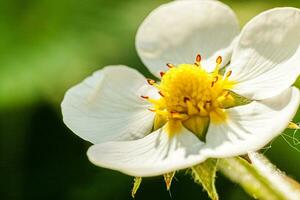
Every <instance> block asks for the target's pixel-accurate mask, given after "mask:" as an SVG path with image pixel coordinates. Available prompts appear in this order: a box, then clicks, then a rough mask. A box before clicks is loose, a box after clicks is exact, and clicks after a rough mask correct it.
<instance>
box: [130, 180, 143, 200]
mask: <svg viewBox="0 0 300 200" xmlns="http://www.w3.org/2000/svg"><path fill="white" fill-rule="evenodd" d="M141 183H142V177H135V178H134V183H133V187H132V190H131V196H132V198H134V197H135V194H136V192H137V191H138V189H139V187H140V185H141Z"/></svg>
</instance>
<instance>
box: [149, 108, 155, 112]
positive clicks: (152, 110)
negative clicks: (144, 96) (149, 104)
mask: <svg viewBox="0 0 300 200" xmlns="http://www.w3.org/2000/svg"><path fill="white" fill-rule="evenodd" d="M148 110H149V111H151V112H156V110H155V109H152V108H148Z"/></svg>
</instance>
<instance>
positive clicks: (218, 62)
mask: <svg viewBox="0 0 300 200" xmlns="http://www.w3.org/2000/svg"><path fill="white" fill-rule="evenodd" d="M222 60H223V59H222V56H219V57H218V58H217V60H216V63H217V64H218V65H220V64H221V63H222Z"/></svg>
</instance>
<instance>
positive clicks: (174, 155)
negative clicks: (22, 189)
mask: <svg viewBox="0 0 300 200" xmlns="http://www.w3.org/2000/svg"><path fill="white" fill-rule="evenodd" d="M164 129H165V128H164V127H163V128H162V129H159V130H157V131H155V132H153V133H151V134H149V135H148V136H146V137H145V138H142V139H139V140H135V141H128V142H107V143H102V144H97V145H94V146H92V147H90V149H89V150H88V152H87V154H88V157H89V160H90V161H91V162H92V163H94V164H95V165H98V166H100V167H105V168H110V169H114V170H118V171H121V172H123V173H126V174H128V175H132V176H142V177H145V176H156V175H161V174H164V173H167V172H171V171H175V170H179V169H184V168H187V167H190V166H192V165H195V164H197V163H199V162H201V161H203V160H205V158H204V157H203V156H202V155H200V154H199V153H198V152H199V150H200V148H201V147H202V145H203V143H202V142H201V141H200V140H199V139H198V138H197V137H196V136H195V135H194V134H192V133H191V132H189V131H188V130H186V129H185V128H183V129H182V132H180V133H177V134H175V135H174V136H173V137H170V136H169V135H168V133H166V132H165V131H164Z"/></svg>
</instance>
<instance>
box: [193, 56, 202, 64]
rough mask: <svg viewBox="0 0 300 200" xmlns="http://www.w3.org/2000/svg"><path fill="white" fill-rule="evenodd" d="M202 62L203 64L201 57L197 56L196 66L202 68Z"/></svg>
mask: <svg viewBox="0 0 300 200" xmlns="http://www.w3.org/2000/svg"><path fill="white" fill-rule="evenodd" d="M200 62H201V55H200V54H197V56H196V62H195V63H194V65H196V66H197V67H199V66H200Z"/></svg>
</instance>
